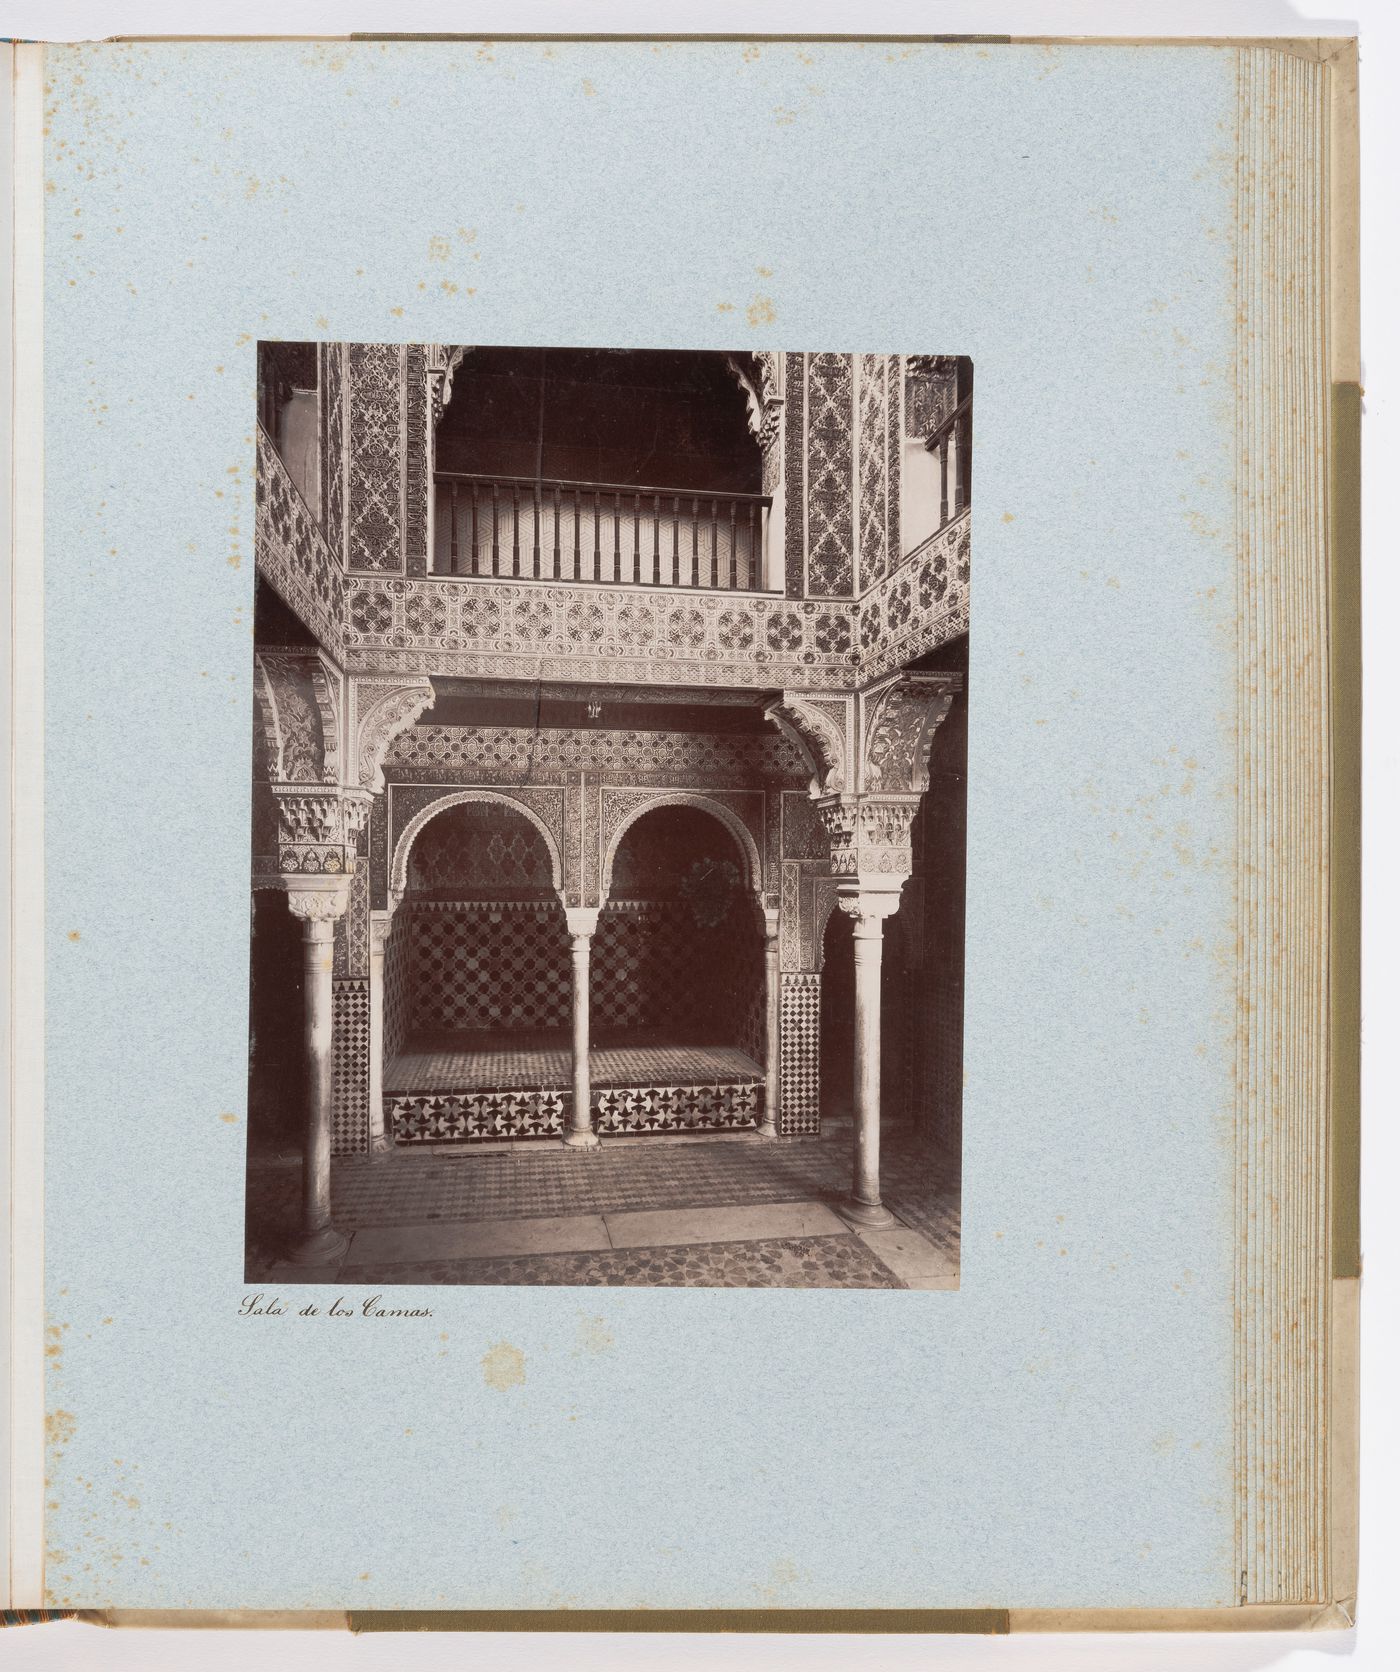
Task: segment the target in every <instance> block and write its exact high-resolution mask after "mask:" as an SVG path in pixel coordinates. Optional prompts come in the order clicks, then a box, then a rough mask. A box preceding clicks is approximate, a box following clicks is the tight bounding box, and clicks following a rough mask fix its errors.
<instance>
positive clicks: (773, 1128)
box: [758, 907, 783, 1138]
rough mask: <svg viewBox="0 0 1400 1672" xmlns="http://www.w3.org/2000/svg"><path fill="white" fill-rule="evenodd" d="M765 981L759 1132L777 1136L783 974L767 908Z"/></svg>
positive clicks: (775, 932) (775, 919)
mask: <svg viewBox="0 0 1400 1672" xmlns="http://www.w3.org/2000/svg"><path fill="white" fill-rule="evenodd" d="M763 982H764V1000H765V1004H764V1014H765V1016H766V1018H767V1021H766V1025H765V1029H764V1041H763V1120H762V1122H761V1123H760V1125H759V1128H758V1135H759V1137H760V1138H776V1137H777V1136H778V1102H779V1099H780V1098H781V1096H782V1083H783V1080H782V1058H781V1055H780V1046H781V1028H782V1019H781V1017H782V1013H781V999H782V993H781V987H782V976H781V974H780V973H779V970H778V913H777V912H776V911H771V910H769V909H767V908H766V907H765V908H764V912H763Z"/></svg>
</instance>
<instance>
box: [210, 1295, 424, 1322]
mask: <svg viewBox="0 0 1400 1672" xmlns="http://www.w3.org/2000/svg"><path fill="white" fill-rule="evenodd" d="M383 1299H384V1297H383V1295H367V1296H366V1297H365V1299H363V1300H361V1301H350V1300H348V1299H347V1298H346V1297H345V1296H344V1295H337V1296H336V1298H335V1299H334V1300H333V1301H332V1302H331V1303H330V1305H329V1306H323V1305H318V1304H317V1303H316V1302H315V1301H311V1302H309V1303H308V1304H307V1305H305V1306H297V1307H293V1306H291V1305H289V1304H288V1303H287V1302H286V1301H284V1300H283V1299H282V1297H281V1296H280V1295H267V1294H263V1293H262V1292H261V1291H259V1292H258V1293H257V1294H254V1295H244V1297H243V1299H242V1301H241V1302H240V1303H239V1307H238V1316H239V1317H240V1318H431V1317H432V1315H433V1309H432V1307H430V1306H384V1305H382V1304H381V1302H382V1301H383Z"/></svg>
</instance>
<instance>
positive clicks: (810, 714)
mask: <svg viewBox="0 0 1400 1672" xmlns="http://www.w3.org/2000/svg"><path fill="white" fill-rule="evenodd" d="M763 717H764V719H765V720H767V721H768V722H769V723H770V724H771V725H774V726H776V727H777V728H778V730H779V731H780V732H782V734H783V735H784V737H786V738H787V739H788V740H789V741H790V742H791V743H793V744H794V745H795V746H796V748H797V750H798V752H799V753H800V754H801V756H802V758H803V760H804V761H805V762H806V763H807V765H808V767H809V768H810V769H811V773H812V779H811V786H810V794H811V796H812V798H813V800H815V799H816V798H817V797H819V796H823V795H839V794H840V793H841V792H842V791H844V790H845V788H846V786H847V781H848V774H847V770H846V740H845V738H844V737H843V736H842V735H841V729H840V727H839V726H838V725H837V724H836V722H835V721H834V720H833V719H832V718H831V717H830V716H829V715H828V714H824V713H823V712H822V710H821V709H819V708H814V707H813V706H812V704H811V703H809V702H807V701H805V700H804V699H803V698H802V697H801V696H800V695H798V693H797V692H795V691H784V692H783V694H782V696H781V697H779V698H778V699H777V700H776V701H775V702H770V703H769V704H768V706H767V708H765V709H764V711H763Z"/></svg>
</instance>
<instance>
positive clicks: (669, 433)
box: [244, 341, 972, 1290]
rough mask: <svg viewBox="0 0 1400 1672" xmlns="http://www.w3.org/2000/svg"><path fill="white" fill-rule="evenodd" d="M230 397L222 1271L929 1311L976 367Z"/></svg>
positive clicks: (945, 1183) (945, 1045) (565, 366)
mask: <svg viewBox="0 0 1400 1672" xmlns="http://www.w3.org/2000/svg"><path fill="white" fill-rule="evenodd" d="M252 399H253V392H252V391H251V390H250V391H249V400H250V403H251V401H252ZM256 401H257V425H258V427H257V470H258V478H257V520H256V556H257V579H256V606H255V621H254V695H255V702H254V728H253V738H252V751H251V763H252V786H251V789H252V819H251V826H252V829H251V838H252V839H251V860H252V866H251V871H252V915H251V951H250V994H251V997H250V1016H249V1102H248V1109H249V1121H248V1155H247V1198H246V1215H247V1218H246V1225H247V1237H246V1250H245V1254H246V1270H245V1274H244V1275H245V1279H246V1281H247V1282H248V1283H250V1284H254V1285H261V1286H263V1287H264V1288H267V1289H271V1288H272V1287H274V1286H279V1287H280V1286H283V1285H293V1284H343V1285H372V1286H374V1287H375V1288H376V1289H382V1288H386V1287H388V1286H391V1285H398V1284H507V1285H509V1284H547V1285H565V1286H568V1285H627V1286H640V1287H671V1286H687V1287H725V1288H732V1287H750V1286H762V1287H780V1288H860V1289H922V1290H930V1289H942V1290H947V1289H956V1288H957V1286H958V1282H959V1211H960V1191H961V1152H962V1078H963V1067H962V1025H963V968H964V945H963V942H964V884H965V870H966V793H967V770H966V767H967V704H968V699H969V692H968V622H969V610H968V599H969V564H970V553H969V524H970V508H971V499H972V363H971V361H970V360H969V359H967V358H965V357H959V356H957V355H919V354H870V353H838V352H806V351H803V352H787V353H776V352H762V353H754V352H733V353H726V352H720V351H714V350H696V351H693V352H689V351H679V350H673V349H666V350H642V349H598V348H536V347H525V348H496V347H484V346H462V345H446V344H436V343H407V344H404V343H383V342H380V343H325V342H322V343H315V342H271V341H269V342H263V343H261V344H260V345H259V352H258V387H257V391H256Z"/></svg>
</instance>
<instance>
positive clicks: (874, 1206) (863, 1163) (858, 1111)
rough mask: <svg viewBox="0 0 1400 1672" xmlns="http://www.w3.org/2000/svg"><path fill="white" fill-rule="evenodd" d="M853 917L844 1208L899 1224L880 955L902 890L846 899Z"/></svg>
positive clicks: (866, 1219) (846, 1213)
mask: <svg viewBox="0 0 1400 1672" xmlns="http://www.w3.org/2000/svg"><path fill="white" fill-rule="evenodd" d="M839 903H840V906H841V909H842V911H844V912H846V913H847V914H848V915H849V916H850V917H851V918H852V919H853V920H854V922H853V927H852V936H851V939H852V945H853V948H854V952H855V969H856V980H855V1011H856V1014H855V1024H856V1025H855V1123H854V1124H855V1132H854V1139H855V1142H854V1154H853V1157H852V1161H853V1165H852V1178H851V1199H850V1200H849V1201H848V1202H845V1203H843V1204H842V1205H841V1207H840V1209H839V1210H838V1211H839V1212H840V1213H841V1215H842V1217H843V1218H846V1219H848V1220H850V1221H851V1222H852V1223H853V1224H857V1225H866V1226H872V1227H879V1226H885V1225H893V1224H894V1215H893V1214H892V1213H891V1212H890V1211H889V1209H888V1208H887V1207H885V1205H884V1204H883V1202H882V1201H881V1200H880V959H881V952H882V950H883V936H884V923H885V919H886V918H887V917H889V916H890V915H891V914H892V913H893V912H894V911H896V910H897V909H898V907H899V895H898V893H897V892H893V893H879V894H874V893H864V892H862V893H859V894H855V895H851V896H849V897H846V898H843V899H841V901H840V902H839Z"/></svg>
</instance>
